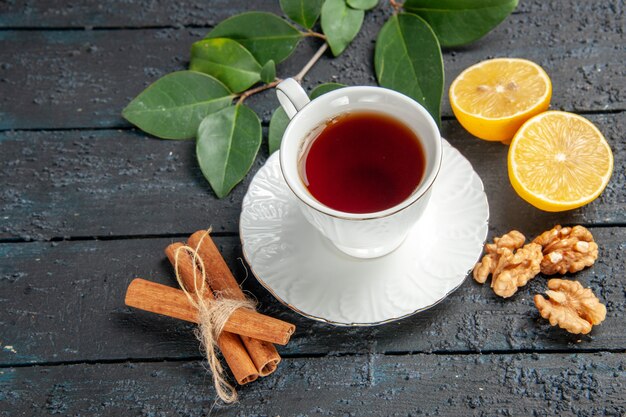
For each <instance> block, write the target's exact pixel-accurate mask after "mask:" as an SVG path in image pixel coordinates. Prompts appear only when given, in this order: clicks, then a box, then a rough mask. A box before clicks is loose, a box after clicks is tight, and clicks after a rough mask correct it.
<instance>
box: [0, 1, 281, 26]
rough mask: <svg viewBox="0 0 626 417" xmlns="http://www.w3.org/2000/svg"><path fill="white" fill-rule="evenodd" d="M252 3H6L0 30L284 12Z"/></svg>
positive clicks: (204, 21) (201, 22) (178, 22)
mask: <svg viewBox="0 0 626 417" xmlns="http://www.w3.org/2000/svg"><path fill="white" fill-rule="evenodd" d="M25 3H26V4H25ZM250 3H251V2H250V1H246V0H211V1H210V2H207V1H202V0H179V1H176V2H165V3H164V2H153V1H150V0H133V1H126V0H109V1H106V2H99V1H95V0H80V1H75V2H71V3H68V2H67V1H65V0H44V1H40V0H38V1H34V2H23V1H22V2H7V3H6V4H4V5H3V9H2V13H1V14H0V28H24V27H26V28H59V27H60V28H77V29H82V28H85V27H87V28H94V27H95V28H113V29H115V28H120V27H145V26H148V27H154V26H183V25H189V26H214V25H216V24H217V23H219V22H220V21H222V20H224V19H226V18H228V17H229V16H232V15H234V14H236V13H242V12H244V11H248V10H259V11H260V10H263V11H270V12H274V13H281V11H280V7H279V4H278V1H277V0H261V1H256V2H254V3H255V4H254V5H251V4H250Z"/></svg>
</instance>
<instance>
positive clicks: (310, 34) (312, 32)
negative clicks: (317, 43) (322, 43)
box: [300, 29, 327, 40]
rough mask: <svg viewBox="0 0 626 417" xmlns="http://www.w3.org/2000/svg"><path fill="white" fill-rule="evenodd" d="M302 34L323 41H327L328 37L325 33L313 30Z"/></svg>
mask: <svg viewBox="0 0 626 417" xmlns="http://www.w3.org/2000/svg"><path fill="white" fill-rule="evenodd" d="M300 33H302V35H303V36H311V37H314V38H320V39H323V40H326V39H327V38H326V35H324V34H323V33H318V32H314V31H312V30H311V29H309V30H307V31H306V32H300Z"/></svg>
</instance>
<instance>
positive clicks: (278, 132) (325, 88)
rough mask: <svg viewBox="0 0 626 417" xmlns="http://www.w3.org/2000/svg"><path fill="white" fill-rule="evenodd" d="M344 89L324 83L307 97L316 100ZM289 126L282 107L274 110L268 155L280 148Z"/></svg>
mask: <svg viewBox="0 0 626 417" xmlns="http://www.w3.org/2000/svg"><path fill="white" fill-rule="evenodd" d="M343 87H345V85H344V84H338V83H325V84H320V85H318V86H317V87H315V88H314V89H313V91H311V93H310V94H309V97H310V98H311V100H314V99H316V98H318V97H319V96H321V95H323V94H326V93H328V92H330V91H333V90H337V89H338V88H343ZM288 124H289V117H287V113H285V111H284V110H283V108H282V107H278V108H277V109H276V110H274V113H273V114H272V118H271V119H270V128H269V134H268V145H269V151H270V155H271V154H272V153H274V152H275V151H277V150H278V149H279V148H280V143H281V142H282V140H283V134H284V133H285V129H287V125H288Z"/></svg>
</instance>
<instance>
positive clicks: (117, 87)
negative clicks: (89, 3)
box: [0, 3, 626, 129]
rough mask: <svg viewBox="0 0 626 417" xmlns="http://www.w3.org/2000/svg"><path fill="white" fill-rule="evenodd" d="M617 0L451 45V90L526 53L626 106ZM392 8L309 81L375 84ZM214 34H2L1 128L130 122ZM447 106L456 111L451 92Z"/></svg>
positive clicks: (587, 105)
mask: <svg viewBox="0 0 626 417" xmlns="http://www.w3.org/2000/svg"><path fill="white" fill-rule="evenodd" d="M603 4H604V3H603ZM610 6H611V5H610V4H604V6H602V7H600V6H598V7H597V9H596V10H594V11H595V13H591V14H588V13H581V12H578V11H576V8H573V9H572V11H571V14H572V15H571V16H570V17H571V18H569V19H562V20H560V21H559V24H558V25H557V24H555V23H554V22H552V21H551V19H552V16H554V14H553V13H545V12H543V11H542V10H541V9H539V11H537V12H529V13H520V14H516V15H513V16H511V17H509V18H508V19H507V20H506V21H505V22H504V23H503V24H502V25H500V26H498V28H496V29H495V30H494V31H493V32H492V33H490V34H489V35H488V36H487V37H485V38H483V39H482V40H480V41H478V42H476V43H474V44H472V45H470V46H467V47H463V48H457V49H454V50H448V51H446V52H445V54H444V61H445V68H446V90H445V91H447V88H448V86H449V84H450V82H451V81H452V80H453V79H454V78H455V77H456V76H457V75H458V74H459V73H460V72H461V71H462V70H463V69H464V68H466V67H468V66H470V65H472V64H474V63H476V62H478V61H480V60H483V59H486V58H489V57H494V56H517V57H523V58H528V59H531V60H534V61H536V62H538V63H539V64H541V65H542V66H544V68H545V69H546V70H547V71H548V73H549V74H550V75H551V77H552V79H553V82H554V95H553V100H552V103H553V107H554V108H559V109H568V110H575V111H607V110H624V109H626V105H625V103H624V98H623V96H622V95H621V94H620V91H623V90H624V89H625V88H626V74H625V73H624V72H623V71H622V67H623V66H622V63H623V62H624V59H625V58H626V51H625V50H624V48H622V47H621V44H622V43H623V35H622V24H621V20H620V18H619V16H620V14H616V13H615V12H614V10H613V9H612V8H611V7H610ZM386 16H387V14H386V12H384V11H376V12H373V13H369V14H368V15H367V18H366V21H365V23H364V26H363V29H362V31H361V33H360V34H359V35H358V37H357V39H356V40H355V41H354V43H353V44H352V45H351V46H350V47H349V49H348V50H347V51H346V52H345V53H344V54H342V55H341V56H340V57H338V58H336V59H332V58H330V57H329V55H328V54H327V55H326V56H325V57H324V58H322V60H321V61H320V62H319V63H318V64H317V65H316V66H315V67H314V68H313V70H312V71H311V72H310V75H309V76H308V77H306V79H305V85H306V86H307V87H308V88H312V87H314V86H315V85H317V84H318V83H321V82H328V81H335V82H341V83H345V84H349V85H359V84H375V82H376V80H375V78H374V72H373V68H372V56H373V49H374V40H375V39H376V36H377V34H378V31H379V29H380V27H381V25H382V24H383V23H384V21H385V19H386ZM519 28H532V29H528V30H524V31H520V30H519ZM206 32H207V29H189V28H182V29H146V30H114V31H108V30H105V31H100V30H96V31H94V30H91V31H54V30H52V31H10V30H9V31H3V32H0V41H2V43H3V52H2V54H3V55H2V56H3V57H4V58H2V59H1V61H2V65H1V66H0V80H1V82H0V129H46V128H89V127H97V128H102V127H126V126H128V124H127V123H126V122H125V121H124V120H123V119H122V118H121V117H120V112H121V110H122V108H123V107H124V106H125V105H126V104H127V103H128V102H129V101H130V100H131V99H132V98H133V97H134V96H136V95H137V94H138V93H139V92H140V91H141V90H143V88H145V86H146V85H148V84H149V83H151V82H153V81H155V80H156V79H157V78H159V77H160V76H162V75H164V74H166V73H168V72H171V71H174V70H177V69H183V68H185V66H186V63H187V62H188V59H189V48H190V46H191V43H192V42H194V41H195V40H198V39H200V38H202V36H204V34H205V33H206ZM318 45H319V42H318V40H311V39H308V40H306V41H305V42H303V43H302V45H301V47H299V48H298V50H297V52H296V53H295V55H294V56H293V57H291V58H290V59H289V60H287V61H286V63H284V64H282V65H280V66H279V76H281V77H285V76H289V75H294V74H296V73H297V72H298V70H299V69H300V68H301V67H302V66H303V65H304V63H305V62H306V61H307V60H308V59H309V58H310V57H311V56H312V55H313V53H314V50H315V49H316V48H317V46H318ZM5 61H6V62H5ZM249 104H251V105H252V107H253V108H254V109H255V110H257V111H258V112H259V114H260V115H261V116H262V118H263V120H264V121H266V122H267V121H268V120H269V117H270V115H271V111H272V110H273V109H274V108H275V107H277V105H278V103H277V100H276V98H275V96H274V92H273V91H267V92H265V93H263V94H259V95H257V96H255V97H253V98H251V99H250V100H249ZM443 114H444V115H445V116H446V117H450V116H451V115H452V113H451V110H450V106H449V104H448V99H447V94H445V95H444V100H443Z"/></svg>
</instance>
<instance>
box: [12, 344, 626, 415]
mask: <svg viewBox="0 0 626 417" xmlns="http://www.w3.org/2000/svg"><path fill="white" fill-rule="evenodd" d="M348 363H349V365H348ZM625 369H626V360H625V357H624V355H623V354H614V353H602V354H551V355H545V354H526V355H461V356H447V355H446V356H440V355H423V354H422V355H408V356H380V355H368V356H353V357H349V358H347V357H342V358H336V357H324V358H301V359H287V360H285V361H283V363H282V364H281V365H280V367H279V368H278V371H277V372H276V373H275V374H273V375H271V376H270V377H268V378H263V379H260V380H258V381H256V382H254V383H252V384H250V385H247V386H245V387H243V388H241V389H240V390H239V395H240V400H239V402H238V403H236V404H234V405H231V406H224V405H222V404H216V403H215V402H214V400H215V394H214V390H213V388H212V387H211V382H210V381H211V380H210V378H209V377H208V376H207V374H206V370H205V369H204V368H203V367H202V366H201V365H200V364H199V363H198V362H196V361H193V362H174V363H171V362H156V363H128V364H124V363H119V364H95V365H88V364H77V365H69V366H54V367H49V366H41V367H40V366H36V367H26V368H5V369H0V400H3V401H2V402H1V403H0V404H2V405H0V415H3V416H9V415H43V414H48V413H50V414H62V415H90V416H117V415H185V416H188V415H189V416H191V415H214V416H243V415H245V416H268V415H271V416H278V415H280V416H291V415H300V416H322V415H350V416H383V415H385V416H407V415H410V416H415V415H446V416H459V417H460V416H463V417H466V416H483V415H507V416H510V415H515V416H531V415H537V416H550V415H559V416H592V415H604V416H622V415H624V413H626V386H625V383H624V381H625V379H626V370H625ZM3 410H4V411H3Z"/></svg>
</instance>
